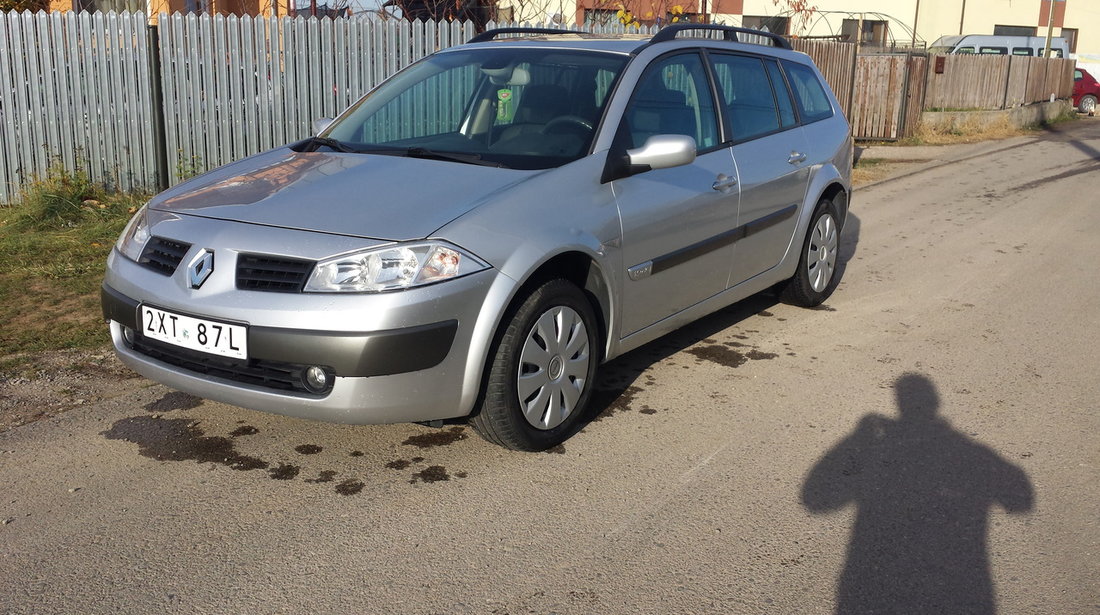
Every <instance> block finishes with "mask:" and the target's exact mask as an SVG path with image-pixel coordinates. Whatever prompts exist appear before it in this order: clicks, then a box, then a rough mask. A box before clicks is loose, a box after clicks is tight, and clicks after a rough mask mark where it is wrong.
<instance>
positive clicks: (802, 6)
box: [772, 0, 817, 34]
mask: <svg viewBox="0 0 1100 615" xmlns="http://www.w3.org/2000/svg"><path fill="white" fill-rule="evenodd" d="M772 4H774V5H775V6H777V7H781V8H785V9H786V11H785V12H786V13H787V15H789V16H790V17H791V30H792V34H793V33H794V32H802V31H803V30H805V29H806V28H807V26H809V25H810V19H811V18H812V17H813V16H814V13H816V12H817V7H816V6H814V5H813V4H810V0H772Z"/></svg>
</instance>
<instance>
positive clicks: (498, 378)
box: [470, 280, 600, 451]
mask: <svg viewBox="0 0 1100 615" xmlns="http://www.w3.org/2000/svg"><path fill="white" fill-rule="evenodd" d="M502 326H503V327H504V330H503V333H502V334H500V335H499V337H498V339H497V340H496V343H495V344H494V347H493V350H492V354H491V357H490V358H491V360H492V362H491V364H490V365H489V368H488V370H489V371H488V376H487V378H486V382H485V390H484V391H483V392H482V397H481V404H480V408H479V409H478V412H477V414H476V415H474V416H473V417H472V418H471V419H470V423H471V424H472V425H473V427H474V428H475V429H476V430H477V431H478V433H480V434H481V435H482V437H484V438H485V439H486V440H488V441H490V442H493V443H494V444H499V445H501V446H504V447H506V448H510V449H513V450H521V451H541V450H546V449H548V448H551V447H553V446H555V445H557V444H560V443H561V442H563V441H565V440H566V439H567V438H568V437H569V436H571V435H572V434H573V430H574V428H575V427H576V425H577V422H578V420H579V419H580V417H581V416H583V415H584V412H585V410H586V408H587V405H588V400H589V398H590V397H591V394H592V387H593V385H594V384H595V378H596V367H597V364H598V363H599V354H600V351H599V348H600V346H599V332H598V323H597V321H596V316H595V312H593V310H592V305H591V304H590V303H589V301H588V298H587V297H586V296H585V295H584V293H583V292H582V291H581V290H580V289H579V288H577V287H576V286H575V285H573V284H572V283H570V282H567V281H565V280H551V281H549V282H546V283H545V284H543V285H542V286H540V287H538V288H537V289H535V290H534V292H532V293H531V294H529V295H528V296H527V297H526V298H525V299H524V300H523V302H522V303H520V304H519V307H518V308H517V309H515V310H514V311H513V312H510V317H508V318H506V320H505V322H504V323H503V324H502Z"/></svg>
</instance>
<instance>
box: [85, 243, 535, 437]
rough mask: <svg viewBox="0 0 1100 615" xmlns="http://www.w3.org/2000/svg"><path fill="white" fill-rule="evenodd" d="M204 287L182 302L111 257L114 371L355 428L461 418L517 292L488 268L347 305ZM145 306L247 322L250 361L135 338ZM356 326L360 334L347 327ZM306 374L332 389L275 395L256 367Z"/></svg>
mask: <svg viewBox="0 0 1100 615" xmlns="http://www.w3.org/2000/svg"><path fill="white" fill-rule="evenodd" d="M212 282H213V283H211V282H208V285H209V286H210V289H209V290H207V287H206V286H204V293H208V294H205V296H203V297H201V298H200V297H194V296H189V294H190V291H188V290H187V289H185V288H183V287H182V286H181V285H180V284H177V283H175V282H174V281H173V280H172V279H171V278H168V277H165V276H163V275H160V274H157V273H155V272H150V271H148V270H147V269H146V268H144V267H140V266H138V265H137V264H136V263H133V262H132V261H129V260H128V259H126V258H124V257H121V256H119V255H118V254H117V253H113V254H112V257H111V259H110V260H109V263H108V271H107V278H106V280H105V282H104V285H103V290H102V303H103V313H104V316H105V318H106V319H107V320H108V321H110V329H111V338H112V341H113V344H114V347H115V350H116V352H117V353H118V355H119V357H120V359H121V360H122V361H123V363H125V364H126V365H127V366H129V367H130V368H131V369H133V370H134V371H136V372H138V373H140V374H142V375H144V376H146V377H148V378H150V379H151V380H154V381H157V382H160V383H163V384H165V385H167V386H169V387H172V388H174V389H177V390H181V391H185V392H188V393H192V394H194V395H197V396H199V397H203V398H205V399H211V400H214V401H220V402H224V403H228V404H232V405H236V406H241V407H244V408H251V409H255V410H261V411H265V412H272V413H276V414H284V415H289V416H297V417H302V418H309V419H316V420H324V421H331V422H339V423H353V424H373V423H399V422H411V421H429V420H437V419H447V418H454V417H460V416H465V415H468V414H469V413H470V412H471V411H472V409H473V406H474V403H475V402H476V398H477V393H478V388H479V386H480V380H481V370H482V368H483V366H484V364H485V356H486V354H487V352H488V345H489V341H490V340H491V337H492V331H494V330H495V328H496V322H497V318H499V315H500V314H501V313H502V312H503V309H504V306H505V305H507V301H508V299H509V297H510V296H511V293H512V292H513V291H514V289H515V287H514V283H513V282H512V281H511V280H510V279H509V278H507V277H506V276H503V275H500V274H499V273H498V272H497V271H495V270H492V269H490V270H486V271H482V272H479V273H475V274H472V275H469V276H466V277H464V278H460V279H458V280H452V281H449V282H445V283H442V284H437V285H434V286H431V287H424V288H420V289H412V290H407V291H400V292H398V293H383V294H378V295H357V296H347V297H344V296H323V295H302V294H299V295H275V294H273V293H248V292H246V291H230V290H228V289H225V291H224V292H219V291H218V290H217V289H218V285H217V283H216V281H212ZM142 302H149V303H151V304H154V305H156V306H158V307H160V308H162V309H168V310H174V311H177V312H182V313H186V314H192V315H196V316H200V317H206V318H211V319H226V320H232V321H235V322H243V323H246V324H247V326H248V349H249V358H248V361H247V362H237V363H239V365H234V366H229V365H227V364H228V363H233V361H230V360H226V359H221V358H218V357H214V356H212V355H211V356H206V355H204V354H203V353H198V352H195V351H181V350H179V349H175V348H174V347H171V346H167V345H162V344H159V343H157V342H154V341H151V340H148V339H145V338H143V337H142V336H141V334H140V329H141V327H140V314H139V308H140V306H141V304H142ZM355 322H359V323H360V324H362V325H363V326H362V327H361V328H353V327H350V326H348V325H349V323H355ZM280 325H281V326H280ZM160 350H167V351H169V353H170V354H173V356H171V357H166V356H164V355H161V354H160V353H159V352H158V351H160ZM180 355H186V356H183V357H182V358H181V356H180ZM196 357H197V359H196ZM311 365H317V366H321V367H323V368H324V369H325V370H326V372H328V373H329V374H331V375H332V376H334V377H333V378H332V386H331V389H329V390H327V391H325V392H323V393H321V394H314V393H310V392H308V391H304V390H285V388H284V389H280V388H273V386H271V385H270V384H269V383H265V382H264V377H263V376H262V373H263V372H262V369H268V368H271V369H275V370H281V371H286V372H287V373H289V374H290V376H289V378H290V379H293V378H296V377H298V376H297V375H295V373H298V374H300V373H302V370H304V369H305V368H306V367H308V366H311ZM238 368H239V369H238ZM261 368H262V369H261ZM295 369H298V370H299V372H294V370H295ZM249 370H252V371H251V372H250V371H249ZM257 370H258V371H257ZM288 370H289V371H288ZM253 372H256V373H260V374H261V375H260V376H254V374H253ZM241 374H244V376H242V375H241Z"/></svg>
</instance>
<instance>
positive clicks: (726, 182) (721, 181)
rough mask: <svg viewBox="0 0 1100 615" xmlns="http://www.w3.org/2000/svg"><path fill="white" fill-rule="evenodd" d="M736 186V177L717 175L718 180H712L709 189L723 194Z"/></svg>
mask: <svg viewBox="0 0 1100 615" xmlns="http://www.w3.org/2000/svg"><path fill="white" fill-rule="evenodd" d="M736 185H737V178H736V177H730V176H729V175H726V174H725V173H719V174H718V179H716V180H714V183H713V184H711V186H710V187H711V188H714V189H715V190H717V191H719V192H725V191H726V190H729V189H730V188H733V187H734V186H736Z"/></svg>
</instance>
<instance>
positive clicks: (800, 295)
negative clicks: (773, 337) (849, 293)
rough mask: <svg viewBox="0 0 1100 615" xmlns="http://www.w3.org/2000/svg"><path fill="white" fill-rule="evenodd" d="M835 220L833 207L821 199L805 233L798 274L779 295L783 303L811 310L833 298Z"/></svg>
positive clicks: (836, 250)
mask: <svg viewBox="0 0 1100 615" xmlns="http://www.w3.org/2000/svg"><path fill="white" fill-rule="evenodd" d="M837 220H839V215H838V214H837V211H836V205H835V204H834V203H833V202H832V201H830V200H829V199H821V201H820V202H818V204H817V209H815V210H814V215H813V217H811V218H810V226H809V228H807V229H806V240H805V241H804V242H803V244H802V254H801V256H800V257H799V259H798V270H797V271H796V272H795V274H794V276H793V277H792V278H791V279H790V280H788V281H787V283H786V285H785V286H784V287H783V290H782V291H781V292H780V299H781V300H782V301H783V302H784V303H790V304H791V305H798V306H802V307H814V306H817V305H821V304H822V303H824V302H825V300H826V299H828V298H829V295H831V294H833V290H834V289H835V288H836V285H837V283H838V282H840V275H839V274H838V272H837V256H838V253H839V248H840V226H839V225H838V224H837Z"/></svg>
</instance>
